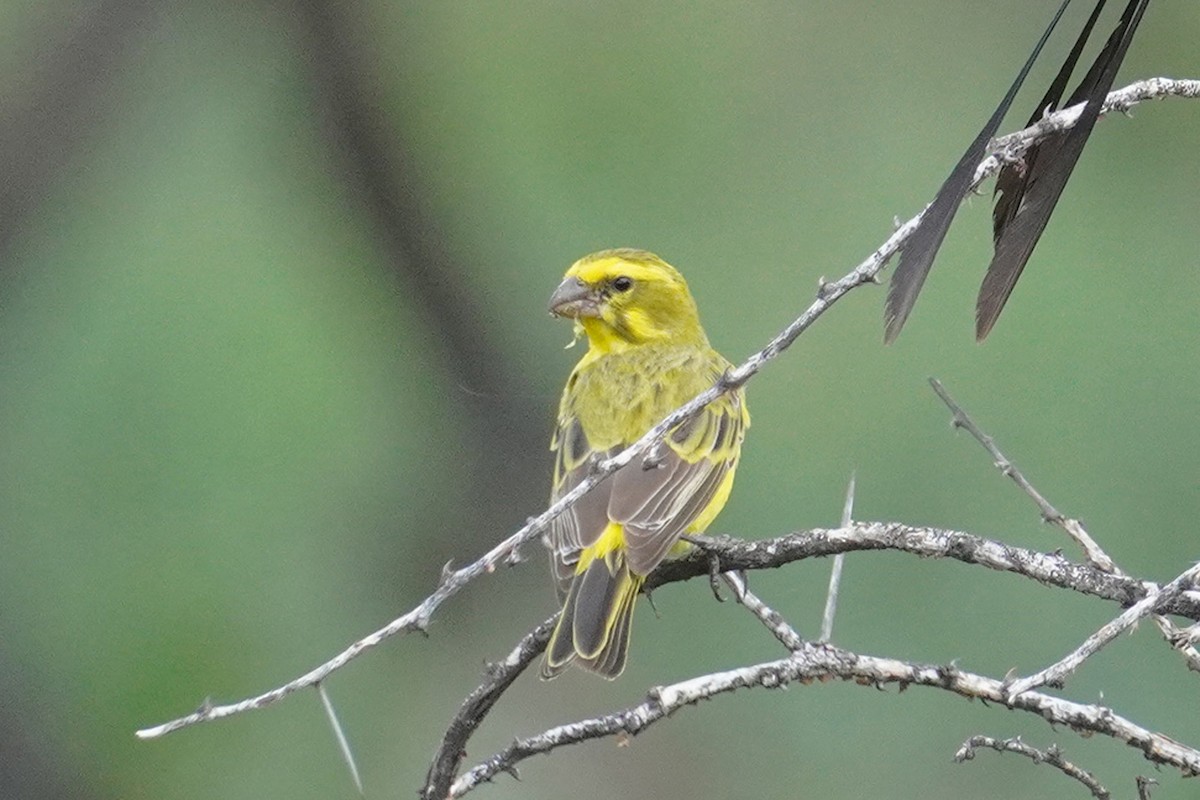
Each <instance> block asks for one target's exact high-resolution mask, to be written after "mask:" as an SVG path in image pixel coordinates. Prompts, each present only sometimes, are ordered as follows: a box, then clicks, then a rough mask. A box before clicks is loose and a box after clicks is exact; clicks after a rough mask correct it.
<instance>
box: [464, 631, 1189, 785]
mask: <svg viewBox="0 0 1200 800" xmlns="http://www.w3.org/2000/svg"><path fill="white" fill-rule="evenodd" d="M825 678H841V679H843V680H847V681H853V682H855V683H857V684H859V685H864V686H873V687H879V688H881V687H883V686H884V685H886V684H893V683H894V684H897V685H898V686H899V687H900V688H901V689H904V688H907V687H908V686H927V687H931V688H935V689H941V690H944V691H949V692H953V693H955V694H958V695H961V696H963V697H971V698H978V699H981V700H986V701H988V702H990V703H997V704H1000V705H1003V706H1005V707H1007V708H1010V709H1013V710H1018V711H1026V712H1029V713H1032V714H1034V715H1036V716H1039V717H1041V718H1042V719H1044V720H1045V721H1047V722H1049V723H1051V724H1053V725H1063V726H1066V727H1069V728H1071V729H1072V730H1074V731H1077V732H1079V733H1082V734H1089V733H1090V734H1096V733H1098V734H1101V735H1104V736H1110V737H1112V738H1114V739H1117V740H1118V741H1122V742H1125V743H1126V744H1128V745H1129V746H1131V747H1134V748H1135V749H1138V750H1140V751H1141V752H1142V753H1143V755H1145V757H1146V758H1147V759H1149V760H1150V761H1152V762H1154V763H1156V764H1161V765H1165V766H1171V767H1175V768H1176V769H1178V770H1180V771H1181V772H1183V774H1184V775H1185V776H1194V775H1200V751H1197V750H1195V749H1193V748H1190V747H1187V746H1186V745H1183V744H1180V743H1179V742H1177V741H1175V740H1174V739H1171V738H1170V737H1167V736H1163V735H1162V734H1158V733H1155V732H1153V731H1150V730H1147V729H1146V728H1143V727H1142V726H1140V725H1138V724H1136V723H1134V722H1132V721H1130V720H1128V719H1125V718H1124V717H1122V716H1120V715H1118V714H1116V713H1115V712H1114V711H1113V710H1112V709H1111V708H1107V707H1104V706H1100V705H1089V704H1083V703H1075V702H1072V701H1069V700H1063V699H1061V698H1057V697H1052V696H1050V695H1046V694H1041V693H1039V692H1026V693H1024V694H1021V695H1019V696H1017V697H1015V698H1009V697H1008V696H1007V695H1006V693H1005V686H1004V684H1003V682H1001V681H998V680H995V679H993V678H988V677H985V676H983V675H976V674H974V673H970V672H965V671H963V670H960V669H958V668H957V667H954V666H933V665H928V664H915V663H910V662H905V661H899V660H896V659H891V658H878V657H875V656H864V655H858V654H856V653H852V652H850V651H848V650H844V649H842V648H839V647H835V646H833V645H831V644H815V643H805V644H804V645H803V646H802V647H801V648H800V649H798V650H796V651H795V652H793V653H792V654H791V655H790V656H788V657H787V658H783V659H779V660H777V661H768V662H764V663H761V664H754V665H752V666H747V667H742V668H739V669H733V670H729V671H726V672H718V673H713V674H711V675H701V676H698V677H695V678H692V679H690V680H686V681H683V682H681V683H676V684H672V685H670V686H664V687H658V688H655V689H652V690H651V691H650V693H649V695H648V697H647V698H646V700H645V701H644V702H642V703H639V704H638V705H636V706H632V707H630V708H627V709H625V710H623V711H618V712H616V713H613V714H605V715H602V716H598V717H594V718H590V719H585V720H581V721H579V722H573V723H570V724H568V725H559V726H557V727H554V728H550V729H549V730H546V731H543V732H542V733H540V734H537V735H536V736H530V737H528V738H524V739H518V740H516V741H514V742H513V743H512V744H510V745H509V746H508V747H506V748H504V749H503V750H501V751H500V752H498V753H496V754H494V755H492V756H491V757H490V758H488V759H486V760H484V761H483V762H481V763H480V764H479V765H477V766H476V767H474V768H472V769H471V770H469V771H467V772H465V773H463V775H462V776H461V777H459V778H458V780H456V781H455V782H454V784H453V786H452V787H451V789H450V795H449V796H450V797H461V796H463V795H465V794H466V793H467V792H469V791H471V790H472V789H474V788H475V787H477V786H479V785H480V784H481V783H484V782H486V781H490V780H492V778H494V777H495V776H496V775H498V774H499V773H501V772H509V771H510V770H512V769H513V768H514V767H515V766H516V765H517V764H518V763H520V762H521V761H523V760H525V759H527V758H529V757H530V756H533V755H537V754H540V753H548V752H551V751H553V750H556V749H558V748H559V747H564V746H566V745H570V744H576V743H579V742H582V741H586V740H589V739H598V738H602V737H605V736H613V735H619V734H625V735H631V736H635V735H637V734H638V733H641V732H642V731H643V730H645V729H646V728H648V727H649V726H650V725H653V724H654V723H655V722H657V721H659V720H661V719H664V718H665V717H667V716H669V715H671V714H672V713H674V712H676V711H678V710H680V709H682V708H684V707H685V706H689V705H694V704H696V703H698V702H699V701H701V700H707V699H710V698H713V697H715V696H717V695H719V694H725V693H729V692H733V691H736V690H738V689H747V688H756V687H763V688H768V689H775V688H785V687H787V686H788V685H789V684H791V683H793V682H800V683H808V682H810V681H814V680H820V679H825Z"/></svg>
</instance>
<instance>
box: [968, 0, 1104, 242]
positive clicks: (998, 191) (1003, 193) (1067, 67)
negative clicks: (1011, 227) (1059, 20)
mask: <svg viewBox="0 0 1200 800" xmlns="http://www.w3.org/2000/svg"><path fill="white" fill-rule="evenodd" d="M1106 2H1107V0H1098V2H1097V3H1096V7H1095V8H1093V9H1092V15H1091V16H1090V17H1088V21H1087V23H1086V24H1085V25H1084V26H1083V30H1082V31H1080V33H1079V36H1078V37H1076V39H1075V45H1074V46H1073V47H1072V48H1071V52H1070V53H1069V54H1068V55H1067V58H1066V60H1065V61H1064V62H1063V65H1062V67H1060V68H1059V70H1058V74H1057V75H1055V76H1054V81H1053V82H1052V83H1051V84H1050V88H1049V89H1047V90H1046V93H1045V94H1044V95H1042V99H1041V100H1040V101H1039V102H1038V104H1037V105H1036V106H1035V107H1034V109H1033V113H1032V114H1030V115H1029V120H1028V121H1027V122H1026V123H1025V127H1026V128H1028V127H1029V126H1030V125H1033V124H1034V123H1035V122H1038V121H1039V120H1040V119H1041V118H1042V117H1043V116H1045V115H1046V114H1049V113H1051V112H1053V111H1057V110H1058V109H1059V102H1060V101H1061V100H1062V96H1063V92H1065V91H1066V89H1067V82H1068V81H1069V80H1071V73H1073V72H1074V71H1075V65H1076V64H1077V63H1078V62H1079V56H1080V55H1081V54H1082V53H1083V48H1084V47H1085V46H1086V45H1087V41H1088V39H1089V38H1091V35H1092V29H1093V28H1094V27H1095V26H1096V20H1097V19H1099V17H1100V12H1101V11H1103V10H1104V5H1105V3H1106ZM1039 147H1040V145H1036V144H1035V145H1034V146H1033V147H1030V148H1029V149H1028V150H1026V151H1025V156H1024V158H1023V159H1022V163H1020V164H1005V165H1004V166H1003V167H1001V168H1000V173H999V174H998V175H997V176H996V188H995V191H994V192H993V193H992V196H993V197H995V206H994V207H993V208H992V238H993V242H995V241H999V239H1000V234H1001V233H1003V231H1004V228H1005V227H1007V225H1008V223H1009V222H1011V221H1012V218H1013V217H1014V216H1015V215H1016V213H1017V209H1018V208H1020V206H1021V198H1022V196H1024V194H1025V189H1026V186H1027V184H1028V177H1029V175H1031V174H1032V172H1033V170H1032V168H1033V165H1034V163H1035V162H1036V161H1037V153H1038V149H1039Z"/></svg>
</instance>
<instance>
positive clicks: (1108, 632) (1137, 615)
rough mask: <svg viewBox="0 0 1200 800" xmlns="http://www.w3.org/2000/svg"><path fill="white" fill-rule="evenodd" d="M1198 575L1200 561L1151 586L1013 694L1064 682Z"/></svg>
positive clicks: (1015, 685) (1012, 690)
mask: <svg viewBox="0 0 1200 800" xmlns="http://www.w3.org/2000/svg"><path fill="white" fill-rule="evenodd" d="M1197 576H1200V564H1197V565H1195V566H1193V567H1192V568H1191V569H1189V570H1187V571H1185V572H1184V573H1183V574H1182V575H1180V576H1179V577H1178V578H1176V579H1175V580H1173V581H1171V582H1170V583H1168V584H1167V585H1166V586H1163V587H1162V588H1161V589H1158V588H1150V589H1149V592H1148V594H1147V595H1146V596H1145V597H1144V598H1143V599H1141V600H1139V601H1138V602H1137V603H1135V604H1133V605H1132V606H1130V607H1129V608H1127V609H1126V610H1125V611H1124V612H1123V613H1122V614H1121V615H1120V616H1118V617H1117V618H1116V619H1114V620H1112V621H1111V622H1108V623H1107V624H1105V625H1104V626H1103V627H1102V628H1100V630H1098V631H1096V632H1095V633H1093V634H1092V635H1091V636H1089V637H1088V638H1087V639H1085V640H1084V642H1083V644H1081V645H1079V647H1077V648H1076V649H1075V650H1073V651H1072V652H1071V653H1069V654H1068V655H1066V656H1065V657H1063V658H1062V659H1061V660H1059V661H1058V662H1057V663H1055V664H1052V665H1051V666H1049V667H1046V668H1045V669H1043V670H1041V671H1040V672H1036V673H1034V674H1033V675H1030V676H1029V677H1027V678H1022V679H1021V680H1019V681H1014V682H1012V684H1011V685H1010V686H1009V689H1008V691H1009V694H1010V695H1018V694H1020V693H1021V692H1024V691H1028V690H1029V689H1033V688H1035V687H1038V686H1061V685H1062V682H1063V680H1064V679H1065V678H1066V677H1067V676H1068V675H1070V674H1071V673H1072V672H1074V671H1075V670H1076V669H1078V668H1079V665H1080V664H1082V663H1083V662H1084V661H1086V660H1087V659H1089V658H1091V657H1092V656H1093V655H1095V654H1096V653H1098V652H1099V651H1100V649H1101V648H1103V647H1104V646H1105V645H1106V644H1108V643H1109V642H1111V641H1112V640H1113V639H1115V638H1117V637H1118V636H1120V635H1121V634H1122V633H1124V632H1125V631H1127V630H1129V629H1130V628H1131V627H1133V626H1134V625H1135V624H1137V622H1138V620H1141V619H1143V618H1144V617H1147V616H1149V615H1150V614H1151V613H1152V612H1154V611H1156V610H1158V609H1159V607H1160V605H1161V604H1162V603H1164V602H1167V601H1169V600H1172V599H1174V598H1175V597H1178V596H1179V595H1180V594H1182V593H1183V592H1184V591H1185V590H1187V589H1191V588H1192V587H1193V586H1194V585H1195V583H1196V578H1197Z"/></svg>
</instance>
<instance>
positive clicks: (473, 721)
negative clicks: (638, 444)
mask: <svg viewBox="0 0 1200 800" xmlns="http://www.w3.org/2000/svg"><path fill="white" fill-rule="evenodd" d="M692 539H693V541H695V542H696V543H697V544H699V545H700V547H697V548H696V549H695V550H693V551H692V552H691V553H689V554H688V555H686V556H684V557H683V558H680V559H677V560H673V561H668V562H665V563H664V564H663V565H661V566H660V567H659V568H658V569H657V570H655V572H653V573H652V574H651V575H650V577H649V578H648V580H647V589H649V590H653V589H657V588H659V587H661V586H663V585H665V584H668V583H675V582H678V581H685V580H689V579H691V578H703V579H707V578H708V577H709V569H710V558H711V557H714V556H715V557H716V559H717V560H718V562H719V563H720V565H721V569H722V571H723V575H722V577H723V578H724V579H725V580H726V582H727V583H730V586H731V587H732V588H733V590H734V594H735V596H736V597H737V598H738V600H739V602H741V603H742V604H743V605H745V606H746V607H747V608H748V609H749V610H750V611H751V612H752V613H754V615H755V616H756V617H758V618H759V619H760V620H761V621H762V622H763V623H764V624H765V625H766V626H767V627H768V629H770V630H771V631H772V633H773V635H775V636H776V638H777V639H779V640H780V642H781V643H783V645H784V646H785V647H787V648H788V649H789V650H794V651H798V652H801V651H802V652H809V651H810V650H811V649H812V648H813V647H816V645H814V644H811V643H807V642H804V641H803V640H802V639H801V638H800V636H799V634H797V633H796V632H795V630H794V629H792V628H791V627H790V626H789V625H788V624H787V623H786V621H784V620H783V619H782V618H781V617H780V616H779V615H778V614H777V613H776V612H774V611H773V610H772V609H770V608H769V607H767V606H766V605H765V604H763V603H762V601H761V600H759V599H758V598H757V597H755V596H754V595H752V594H750V593H749V592H746V591H745V589H744V586H745V584H744V582H742V583H740V584H739V583H738V581H740V578H739V574H740V573H741V572H742V571H748V570H761V569H772V568H777V567H782V566H785V565H787V564H791V563H794V562H796V561H801V560H804V559H809V558H818V557H826V556H833V555H837V554H839V553H850V552H865V551H900V552H905V553H910V554H912V555H916V556H920V557H923V558H950V559H955V560H958V561H961V562H963V563H967V564H974V565H978V566H983V567H987V568H989V569H993V570H998V571H1001V572H1009V573H1013V574H1015V575H1018V576H1021V577H1025V578H1029V579H1031V580H1035V581H1038V582H1039V583H1042V584H1045V585H1047V586H1053V587H1057V588H1062V589H1069V590H1072V591H1075V592H1079V593H1081V594H1086V595H1091V596H1094V597H1098V598H1103V599H1106V600H1110V601H1113V602H1116V603H1118V604H1119V605H1121V606H1126V607H1128V606H1132V605H1134V604H1136V603H1137V602H1138V601H1139V600H1142V599H1143V598H1145V597H1148V596H1150V593H1151V592H1154V593H1157V592H1158V587H1157V586H1156V585H1155V584H1153V583H1148V582H1143V581H1139V580H1136V579H1134V578H1131V577H1128V576H1124V575H1114V574H1112V573H1108V572H1105V571H1103V570H1101V569H1098V568H1096V567H1095V566H1092V565H1090V564H1083V563H1079V562H1075V561H1071V560H1070V559H1067V558H1066V557H1064V556H1063V555H1061V554H1059V553H1041V552H1037V551H1034V550H1027V549H1025V548H1021V547H1014V546H1011V545H1007V544H1004V543H1002V542H998V541H995V540H991V539H985V538H982V537H979V536H975V535H972V534H969V533H963V532H960V531H950V530H942V529H937V528H916V527H912V526H908V525H901V524H899V523H885V522H856V523H853V524H852V525H850V526H848V527H846V528H836V529H821V528H817V529H812V530H807V531H798V532H795V533H791V534H787V535H785V536H780V537H777V538H774V539H760V540H757V541H747V540H743V539H736V538H731V537H725V536H721V537H706V536H695V537H692ZM1160 611H1162V612H1164V613H1170V614H1175V615H1178V616H1182V617H1186V618H1188V619H1193V620H1200V600H1197V598H1196V597H1195V596H1194V595H1189V594H1186V593H1185V594H1180V595H1176V596H1173V597H1171V598H1169V599H1168V600H1166V601H1165V602H1163V603H1162V605H1161V607H1160ZM552 624H553V619H550V620H547V621H546V622H544V623H542V625H540V626H539V627H538V628H535V629H534V630H533V631H532V632H530V633H529V634H527V635H526V636H525V637H524V638H523V639H522V640H521V642H520V643H519V644H518V645H517V646H516V647H515V648H514V649H513V651H512V654H510V655H509V656H508V658H506V659H505V660H504V661H503V662H501V665H502V668H503V669H494V670H492V671H490V672H489V674H488V676H487V677H486V678H485V680H484V682H483V684H482V685H481V686H480V687H479V688H477V689H475V691H473V692H472V693H471V695H470V696H469V697H468V698H467V700H466V701H464V703H463V705H462V708H461V709H460V711H459V713H458V714H457V715H456V716H455V718H454V720H453V721H452V722H451V724H450V727H449V729H448V730H447V733H446V735H445V737H444V739H443V743H442V746H441V748H440V749H439V751H438V753H437V754H436V755H435V756H434V761H433V764H432V765H431V767H430V771H429V775H428V776H427V779H426V784H425V787H424V788H423V789H422V790H421V796H422V797H423V798H426V800H435V799H440V798H443V797H446V796H447V794H448V793H449V792H450V791H451V789H450V787H451V785H452V783H453V785H454V786H460V784H462V781H463V780H466V775H464V776H463V777H462V778H459V779H458V780H459V782H458V783H454V781H455V776H456V774H457V768H458V765H459V764H460V763H461V761H462V752H463V748H464V746H465V744H466V740H467V737H469V736H470V734H471V733H472V732H473V731H474V729H475V728H476V727H478V725H479V724H480V723H481V722H482V717H483V715H484V714H486V713H487V711H488V710H490V708H491V707H492V705H493V704H494V703H495V702H496V700H497V699H498V697H499V695H500V694H501V693H502V692H503V691H504V689H505V688H507V686H508V684H509V683H511V682H512V680H514V679H515V678H516V676H517V674H519V672H520V671H521V670H523V669H524V668H525V667H526V666H528V665H529V664H531V663H532V662H533V661H534V660H535V659H536V658H537V656H538V655H539V654H540V653H541V651H542V649H543V648H544V647H545V644H546V641H547V639H548V638H549V630H550V628H551V627H552ZM806 648H807V649H806ZM838 652H842V651H838ZM785 661H786V659H785ZM782 663H783V662H771V664H772V665H773V666H764V665H759V667H761V668H762V672H761V675H762V676H765V677H763V678H762V680H764V681H770V680H771V679H772V676H775V677H778V676H779V675H782V674H792V673H790V672H788V669H787V668H786V667H785V666H781V664H782ZM896 663H900V662H896ZM810 666H812V665H810ZM907 667H908V668H910V669H912V670H921V669H946V668H940V667H919V666H918V665H912V664H909V665H907ZM746 669H757V668H746ZM812 669H813V670H814V671H815V672H814V674H815V673H817V672H819V670H817V669H816V667H812ZM506 670H512V671H513V672H510V671H506ZM735 672H737V671H735ZM723 674H724V673H723ZM755 674H758V673H755ZM829 674H830V675H832V676H833V677H858V676H848V675H842V674H837V673H829ZM497 675H500V676H501V678H500V679H498V678H497V677H496V676H497ZM804 675H808V673H804ZM804 675H801V674H800V673H796V677H797V678H800V677H804ZM706 677H712V676H706ZM809 677H811V675H809ZM500 680H503V681H506V682H505V683H504V684H503V685H502V686H501V685H499V682H500ZM699 680H700V678H696V679H693V681H691V682H688V684H689V685H690V684H691V683H694V682H695V681H699ZM895 680H896V681H897V682H900V683H901V684H904V683H905V682H906V681H905V679H901V678H896V679H895ZM981 680H985V679H982V678H981ZM986 680H989V681H990V680H991V679H986ZM884 682H887V681H884ZM907 682H908V683H912V682H918V681H907ZM994 683H995V685H996V686H999V687H1002V688H1001V691H1000V696H1001V697H1002V698H1003V699H1002V700H1000V702H1002V703H1003V704H1004V705H1006V706H1008V707H1009V708H1017V709H1022V708H1023V709H1026V710H1029V708H1030V707H1029V705H1028V704H1026V702H1025V701H1026V700H1027V699H1028V698H1029V697H1030V696H1031V695H1036V696H1037V697H1042V695H1038V694H1037V693H1028V694H1025V695H1022V696H1021V697H1019V698H1016V699H1015V700H1012V701H1009V700H1008V699H1007V695H1006V694H1005V692H1006V691H1007V685H1006V684H1005V683H1004V682H1003V681H995V682H994ZM721 685H722V686H724V688H721V689H720V690H719V691H714V692H712V694H718V693H721V692H724V691H731V690H732V689H735V688H741V687H743V686H749V685H763V686H768V685H771V686H773V685H779V684H778V683H776V684H769V683H754V682H753V681H751V682H750V683H737V682H735V683H734V684H730V685H725V684H721ZM925 685H935V684H932V683H929V684H925ZM989 685H990V684H989ZM954 691H957V690H954ZM959 693H960V694H962V693H963V692H959ZM689 696H690V695H689ZM710 696H712V695H711V694H704V695H703V696H701V697H696V698H694V699H691V700H688V701H686V702H684V703H682V705H687V704H689V703H691V702H695V700H697V699H705V698H707V697H710ZM973 696H978V697H982V698H984V699H987V700H989V701H990V700H992V699H995V698H994V697H993V695H991V694H979V695H973ZM652 697H653V695H652ZM481 698H482V699H486V704H484V703H482V702H481ZM1034 705H1036V703H1035V704H1034ZM1080 707H1085V708H1089V709H1096V708H1097V707H1094V706H1080ZM675 708H676V706H672V707H671V708H667V709H658V710H655V709H656V707H655V706H654V704H653V702H651V701H647V703H643V704H641V705H640V706H637V707H634V708H631V709H627V710H626V711H623V712H618V713H616V714H611V715H606V716H604V717H598V718H595V719H593V720H586V721H584V722H580V723H573V724H572V725H565V726H559V728H555V729H553V730H551V731H547V732H545V733H543V734H541V735H540V736H538V737H532V738H531V739H524V740H520V741H518V742H514V744H513V745H511V746H510V747H509V748H508V749H506V750H505V751H503V753H498V754H497V755H496V756H493V758H492V759H489V760H488V761H486V762H484V763H483V764H481V765H480V766H479V767H477V768H476V769H483V768H484V767H486V769H483V771H482V772H479V773H478V774H477V777H478V780H479V781H482V780H487V779H490V778H491V777H492V776H494V775H496V774H497V773H498V772H502V771H506V770H507V767H506V766H505V765H508V766H511V765H512V764H515V763H516V762H517V761H520V760H523V759H524V758H527V757H528V756H529V755H534V754H536V753H541V752H549V751H550V750H553V749H555V748H557V747H560V746H562V745H564V744H573V743H576V742H579V741H583V740H585V739H588V738H598V737H602V736H611V735H616V734H620V733H622V732H623V733H625V734H634V733H637V732H640V731H641V730H642V729H643V728H644V727H645V726H646V725H648V724H650V722H652V721H654V720H657V719H658V718H660V717H661V716H665V715H667V714H668V713H670V711H672V710H674V709H675ZM1039 713H1040V712H1039ZM1096 713H1097V714H1098V715H1100V716H1103V715H1105V714H1111V711H1110V710H1108V709H1102V710H1100V711H1097V712H1096ZM647 714H651V716H652V717H653V719H650V718H649V717H647V716H646V715H647ZM472 715H474V716H472ZM1043 717H1045V715H1044V714H1043ZM1045 718H1046V719H1049V720H1050V721H1055V722H1057V721H1061V720H1059V719H1057V718H1055V719H1051V718H1050V717H1045ZM464 720H469V724H470V728H467V727H466V725H467V724H468V723H467V722H464ZM1088 730H1094V729H1092V728H1088ZM1098 732H1104V731H1098ZM1117 738H1122V737H1120V736H1118V737H1117ZM1122 740H1123V741H1127V742H1129V743H1131V744H1135V745H1136V746H1139V747H1140V746H1141V743H1142V742H1144V741H1146V740H1143V739H1136V740H1135V739H1122ZM1143 751H1144V752H1145V748H1143ZM501 756H503V758H501ZM1147 757H1151V756H1147ZM497 758H499V759H500V760H498V761H495V763H493V759H497ZM507 759H515V760H514V761H512V762H511V763H510V762H509V761H508V760H507ZM1160 763H1167V762H1160ZM1172 763H1173V762H1172ZM488 764H492V766H491V767H487V765H488ZM1176 766H1178V764H1176ZM1181 768H1182V767H1181ZM1189 769H1190V767H1189ZM484 773H486V777H484ZM467 774H470V773H467ZM477 782H478V781H477ZM454 796H457V795H454Z"/></svg>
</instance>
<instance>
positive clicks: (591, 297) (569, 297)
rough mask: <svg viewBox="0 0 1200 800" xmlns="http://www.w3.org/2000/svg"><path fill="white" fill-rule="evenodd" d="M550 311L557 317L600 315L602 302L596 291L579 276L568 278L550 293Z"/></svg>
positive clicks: (575, 317) (576, 317)
mask: <svg viewBox="0 0 1200 800" xmlns="http://www.w3.org/2000/svg"><path fill="white" fill-rule="evenodd" d="M550 313H551V314H553V315H554V316H556V317H570V318H571V319H579V318H580V317H598V316H600V303H599V298H598V297H597V295H596V293H595V292H593V291H592V289H591V288H590V287H589V286H588V285H587V284H586V283H584V282H583V281H581V280H579V278H574V277H572V278H567V279H566V280H564V281H563V282H562V283H560V284H559V285H558V288H557V289H555V290H554V294H552V295H550Z"/></svg>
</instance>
